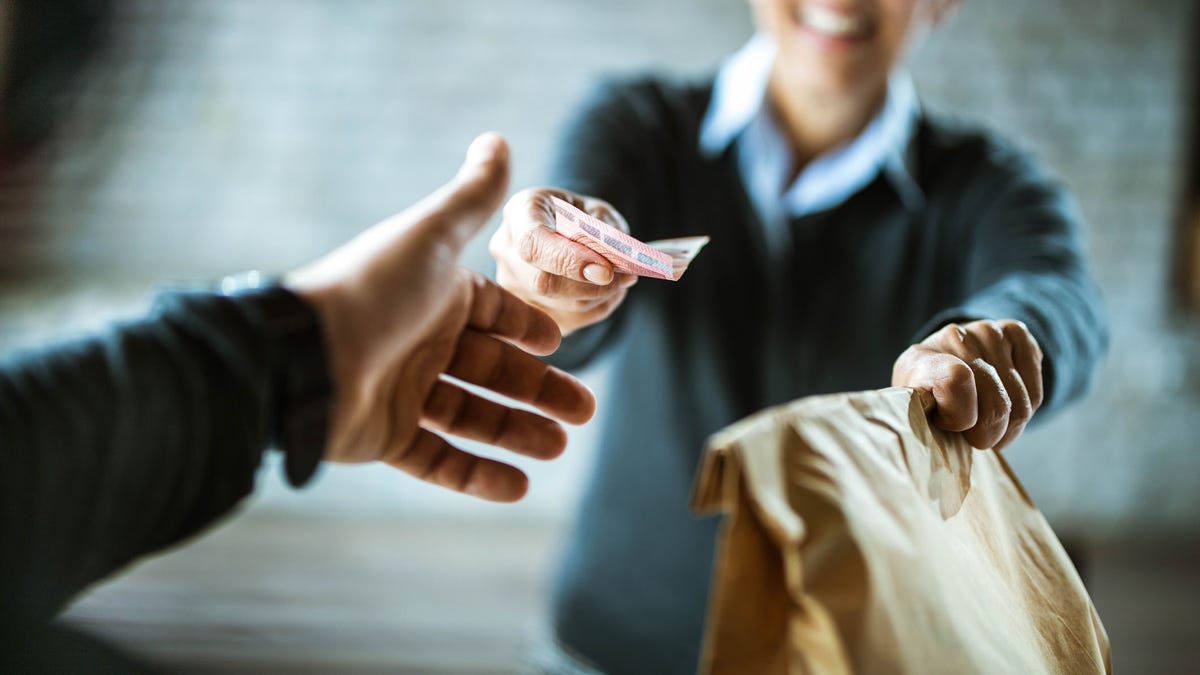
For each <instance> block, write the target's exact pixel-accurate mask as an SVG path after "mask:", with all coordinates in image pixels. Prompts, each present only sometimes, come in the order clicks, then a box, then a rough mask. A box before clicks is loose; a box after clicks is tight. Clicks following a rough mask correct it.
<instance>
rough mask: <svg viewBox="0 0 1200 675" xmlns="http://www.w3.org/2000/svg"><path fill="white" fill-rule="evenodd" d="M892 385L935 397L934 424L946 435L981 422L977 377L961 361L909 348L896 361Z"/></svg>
mask: <svg viewBox="0 0 1200 675" xmlns="http://www.w3.org/2000/svg"><path fill="white" fill-rule="evenodd" d="M892 383H893V384H894V385H896V386H902V387H914V388H917V389H925V390H927V391H929V392H930V393H932V394H933V399H934V403H935V404H936V409H935V411H934V413H933V416H932V418H931V419H932V421H933V423H934V424H936V425H937V426H938V428H940V429H945V430H946V431H966V430H968V429H970V428H972V427H974V426H975V424H976V422H977V421H978V419H979V408H978V405H977V401H976V398H977V391H976V384H975V373H974V371H972V369H971V367H970V366H969V365H967V363H966V362H965V361H963V360H962V359H960V358H958V357H956V356H954V355H952V354H946V353H944V352H938V351H934V350H932V349H930V348H928V347H924V346H921V345H914V346H912V347H909V348H908V349H907V350H905V352H904V353H903V354H901V356H900V358H899V359H897V361H896V366H895V369H894V371H893V376H892Z"/></svg>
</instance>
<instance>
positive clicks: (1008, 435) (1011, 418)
mask: <svg viewBox="0 0 1200 675" xmlns="http://www.w3.org/2000/svg"><path fill="white" fill-rule="evenodd" d="M1000 379H1001V381H1002V382H1003V383H1004V390H1005V391H1006V392H1007V393H1008V398H1009V401H1010V403H1011V412H1010V413H1009V415H1008V426H1007V428H1006V429H1005V431H1004V435H1003V436H1002V437H1001V438H1000V440H999V442H997V443H996V445H995V446H993V447H994V449H996V450H1003V449H1004V448H1006V447H1008V446H1009V445H1012V443H1013V441H1015V440H1017V439H1018V438H1019V437H1020V436H1021V434H1022V433H1023V432H1024V431H1025V426H1026V425H1028V424H1029V420H1030V419H1031V418H1032V417H1033V411H1034V408H1033V403H1032V401H1031V400H1030V395H1029V389H1028V388H1027V387H1026V386H1025V383H1024V381H1023V380H1022V379H1021V375H1020V373H1018V372H1017V369H1016V368H1009V369H1008V370H1007V371H1004V372H1001V373H1000Z"/></svg>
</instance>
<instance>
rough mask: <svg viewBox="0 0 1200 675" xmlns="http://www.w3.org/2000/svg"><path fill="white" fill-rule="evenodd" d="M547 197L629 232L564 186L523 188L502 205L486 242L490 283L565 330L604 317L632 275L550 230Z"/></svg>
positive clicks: (608, 211)
mask: <svg viewBox="0 0 1200 675" xmlns="http://www.w3.org/2000/svg"><path fill="white" fill-rule="evenodd" d="M551 197H558V198H559V199H562V200H564V201H566V202H569V203H570V204H571V205H573V206H575V207H576V208H579V209H580V210H582V211H585V212H587V213H589V214H591V215H593V216H595V217H596V218H599V219H600V220H602V221H604V222H606V223H608V224H609V225H612V226H613V227H616V228H618V229H620V230H621V231H622V232H629V225H628V224H626V222H625V219H624V218H623V217H622V216H621V214H620V213H618V212H617V210H616V209H614V208H613V207H612V205H611V204H609V203H608V202H605V201H604V200H602V199H596V198H595V197H586V196H582V195H577V194H575V193H573V192H567V191H566V190H555V189H551V188H534V189H529V190H523V191H521V192H518V193H517V194H515V195H513V197H512V199H510V200H509V201H508V204H506V205H505V207H504V216H503V220H502V221H501V223H500V228H499V229H498V230H496V234H495V235H493V236H492V239H491V242H490V244H489V250H490V251H491V253H492V257H494V258H495V259H496V282H497V283H499V284H500V285H501V286H503V287H504V288H505V289H507V290H508V291H510V292H511V293H513V294H514V295H516V296H517V297H519V298H521V299H522V300H524V301H525V302H527V303H529V304H531V305H533V306H535V307H538V308H539V309H541V310H542V311H544V312H546V313H547V314H549V315H550V316H551V317H552V318H553V319H554V321H555V322H556V323H557V324H558V327H559V328H560V329H561V330H562V333H563V335H568V334H570V333H571V332H573V331H576V330H578V329H580V328H584V327H586V326H589V325H591V324H594V323H596V322H598V321H603V320H604V319H606V318H608V316H609V315H611V314H612V313H613V311H615V310H616V308H617V307H619V306H620V304H621V302H622V301H623V300H624V299H625V294H626V293H627V292H628V290H629V288H630V287H631V286H633V285H634V284H635V283H637V277H636V276H635V275H632V274H619V273H615V272H614V271H613V267H612V263H610V262H609V261H608V260H606V259H605V258H604V256H601V255H600V254H599V253H596V252H595V251H593V250H592V249H590V248H588V247H587V246H584V245H583V244H579V243H576V242H573V241H571V240H569V239H567V238H565V237H562V236H559V235H558V234H556V233H555V231H554V206H553V203H552V202H551V200H550V198H551Z"/></svg>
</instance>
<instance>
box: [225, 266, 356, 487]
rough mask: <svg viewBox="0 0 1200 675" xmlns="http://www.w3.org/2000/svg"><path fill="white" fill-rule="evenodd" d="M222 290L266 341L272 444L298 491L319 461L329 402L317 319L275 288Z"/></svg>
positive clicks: (228, 286)
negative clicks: (281, 457)
mask: <svg viewBox="0 0 1200 675" xmlns="http://www.w3.org/2000/svg"><path fill="white" fill-rule="evenodd" d="M221 290H222V293H223V294H224V295H226V296H227V297H229V298H231V299H232V300H234V302H236V303H237V304H238V306H239V307H240V308H241V309H242V311H243V312H245V313H246V315H247V316H249V317H250V319H251V320H252V321H253V322H254V323H255V324H257V325H258V326H259V328H260V329H261V330H262V332H263V335H264V337H265V338H266V341H267V354H268V357H267V358H268V359H269V363H268V372H269V377H270V383H269V385H270V389H269V391H270V395H269V397H268V399H269V401H270V406H269V408H268V415H270V419H269V420H268V424H269V425H270V431H271V437H270V439H271V445H272V446H273V447H275V448H277V449H279V450H280V451H282V452H283V454H284V469H285V474H286V475H287V479H288V482H289V483H291V484H292V485H293V486H294V487H300V486H303V485H304V484H306V483H307V482H308V481H309V480H311V479H312V477H313V475H314V474H315V473H316V471H317V467H318V466H319V465H320V463H321V458H322V457H323V456H324V453H325V444H326V441H327V439H328V436H329V418H330V408H331V406H332V402H333V386H332V382H331V380H330V377H329V366H328V359H327V357H326V354H325V343H324V337H323V335H322V333H321V325H320V319H319V317H318V316H317V312H316V310H315V309H314V308H313V307H312V306H311V305H309V304H308V303H307V302H306V301H305V300H303V299H302V298H301V297H300V296H298V295H296V294H295V293H293V292H291V291H289V290H287V289H286V288H283V287H282V286H279V285H267V286H263V287H253V286H245V287H243V286H238V285H237V284H236V282H223V283H222V286H221Z"/></svg>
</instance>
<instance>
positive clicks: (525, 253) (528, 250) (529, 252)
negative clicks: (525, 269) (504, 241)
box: [517, 230, 540, 263]
mask: <svg viewBox="0 0 1200 675" xmlns="http://www.w3.org/2000/svg"><path fill="white" fill-rule="evenodd" d="M539 249H540V247H539V245H538V241H537V237H536V236H535V235H534V234H533V231H532V230H531V231H529V232H525V233H524V234H522V235H521V239H520V243H519V244H518V246H517V255H518V256H520V257H521V260H524V261H525V262H527V263H532V262H533V261H535V260H537V257H538V251H539Z"/></svg>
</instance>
